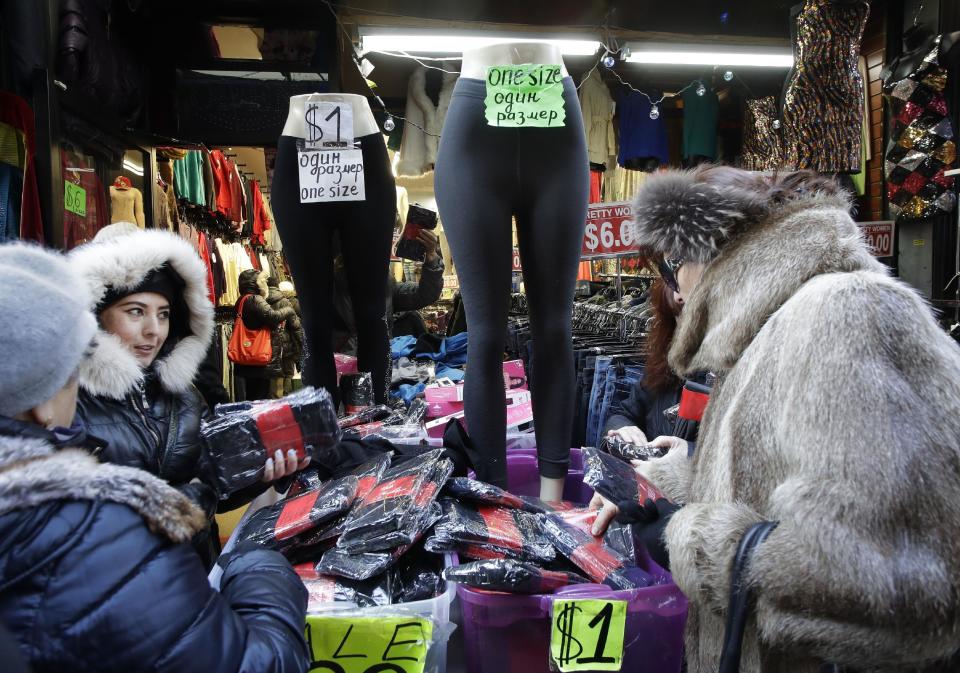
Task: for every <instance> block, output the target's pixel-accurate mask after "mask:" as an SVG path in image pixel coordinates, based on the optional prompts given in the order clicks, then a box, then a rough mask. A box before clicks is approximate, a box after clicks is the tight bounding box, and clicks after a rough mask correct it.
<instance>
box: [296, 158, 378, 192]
mask: <svg viewBox="0 0 960 673" xmlns="http://www.w3.org/2000/svg"><path fill="white" fill-rule="evenodd" d="M297 162H298V167H299V170H300V203H329V202H333V201H364V200H366V198H367V195H366V184H365V182H364V176H363V151H362V150H334V151H330V152H322V151H303V152H298V153H297Z"/></svg>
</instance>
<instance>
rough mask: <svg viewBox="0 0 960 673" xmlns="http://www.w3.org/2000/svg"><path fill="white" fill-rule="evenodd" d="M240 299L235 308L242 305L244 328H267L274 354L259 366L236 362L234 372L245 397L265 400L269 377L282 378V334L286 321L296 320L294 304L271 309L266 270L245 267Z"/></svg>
mask: <svg viewBox="0 0 960 673" xmlns="http://www.w3.org/2000/svg"><path fill="white" fill-rule="evenodd" d="M239 287H240V300H239V301H238V302H237V312H238V313H239V311H240V307H241V306H242V307H243V316H242V317H243V324H244V325H245V326H246V327H247V329H252V330H260V329H269V330H270V345H271V346H272V348H273V357H272V359H271V360H270V364H268V365H264V366H262V367H256V366H252V365H235V366H234V373H235V374H236V376H238V377H242V378H243V381H244V384H245V386H244V387H245V388H246V395H245V399H248V400H264V399H268V398H269V397H270V381H271V379H282V378H283V360H284V343H285V342H286V341H287V339H286V338H285V336H284V333H285V329H286V324H285V323H286V321H288V320H293V321H297V320H298V318H297V313H296V311H294V310H293V307H292V306H290V305H286V306H284V307H283V308H280V309H276V310H275V309H274V308H273V307H271V306H270V303H269V302H268V301H267V296H268V295H269V288H268V286H267V274H265V273H261V272H260V271H257V270H256V269H248V270H246V271H244V272H242V273H241V274H240V278H239Z"/></svg>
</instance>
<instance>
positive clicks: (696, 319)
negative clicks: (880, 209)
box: [634, 171, 888, 375]
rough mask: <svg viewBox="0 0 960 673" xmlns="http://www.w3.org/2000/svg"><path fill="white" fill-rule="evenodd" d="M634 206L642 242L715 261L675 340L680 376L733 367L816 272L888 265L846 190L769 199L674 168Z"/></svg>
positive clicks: (673, 359)
mask: <svg viewBox="0 0 960 673" xmlns="http://www.w3.org/2000/svg"><path fill="white" fill-rule="evenodd" d="M634 212H635V216H634V221H635V223H636V225H635V226H636V229H635V241H636V243H637V245H638V246H640V247H641V248H645V249H647V250H650V251H653V252H654V253H659V254H664V255H666V256H668V257H678V258H681V259H684V260H687V261H696V262H701V263H704V264H706V265H707V266H706V269H705V270H704V273H703V276H702V277H701V279H700V282H699V284H698V285H697V287H696V288H695V290H694V291H693V292H692V293H691V296H690V297H688V298H687V302H686V305H685V307H684V310H683V313H682V314H681V317H680V320H679V322H678V324H677V332H676V334H675V336H674V340H673V344H672V346H671V349H670V365H671V367H673V369H674V370H675V371H676V372H678V373H679V374H681V375H687V374H690V373H692V372H696V371H714V372H718V373H720V372H724V371H727V370H729V369H730V368H731V367H732V366H733V365H734V364H736V362H737V360H738V359H739V358H740V356H741V355H742V353H743V351H744V349H746V347H747V346H749V344H750V342H751V341H752V340H753V338H754V337H755V336H756V335H757V333H758V332H759V331H760V328H761V327H763V325H764V323H765V322H766V321H767V319H768V318H770V316H772V315H773V314H774V313H775V312H776V311H777V309H779V308H780V307H781V306H782V305H783V304H784V303H785V302H786V301H787V300H788V299H790V297H792V296H793V295H794V294H795V293H796V292H797V291H798V290H799V289H800V288H801V287H802V286H803V285H804V284H805V283H807V281H809V280H811V279H812V278H814V277H816V276H819V275H822V274H827V273H833V272H842V271H860V270H869V271H875V272H877V273H881V274H887V273H888V272H887V270H886V267H884V266H883V265H882V264H880V263H879V262H878V261H877V260H876V259H874V257H873V256H872V255H871V254H870V252H869V250H868V248H867V246H866V244H865V243H864V241H863V236H862V234H861V232H860V229H859V228H858V227H857V225H856V223H855V222H854V221H853V220H852V219H851V218H850V215H849V202H848V200H847V199H846V197H845V196H842V195H827V194H821V193H816V192H813V193H810V194H807V195H803V196H799V197H797V198H795V199H792V200H789V201H787V202H785V203H768V202H766V201H765V200H763V199H762V198H761V197H760V196H758V194H757V193H756V192H754V191H752V190H749V189H744V188H740V187H716V186H713V185H709V184H705V183H703V182H700V181H698V180H697V178H696V172H695V171H669V172H665V173H662V174H658V175H655V176H651V178H650V179H648V180H647V182H646V183H645V184H644V186H643V187H641V188H640V190H639V191H638V193H637V197H636V199H635V203H634Z"/></svg>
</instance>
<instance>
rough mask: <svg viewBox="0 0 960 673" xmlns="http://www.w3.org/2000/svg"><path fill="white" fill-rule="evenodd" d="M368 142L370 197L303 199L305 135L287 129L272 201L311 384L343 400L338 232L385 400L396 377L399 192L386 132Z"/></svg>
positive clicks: (362, 345)
mask: <svg viewBox="0 0 960 673" xmlns="http://www.w3.org/2000/svg"><path fill="white" fill-rule="evenodd" d="M359 140H360V146H361V148H362V149H363V167H364V168H363V173H364V183H365V188H366V200H365V201H350V202H341V203H300V178H299V168H298V165H297V139H296V138H292V137H289V136H281V137H280V140H279V142H278V143H277V164H276V168H275V170H274V175H273V185H272V188H271V203H272V205H273V213H274V215H275V216H276V219H277V228H278V230H279V232H280V237H281V239H282V240H283V254H284V256H285V257H286V259H287V262H288V263H289V264H290V270H291V271H292V272H293V280H294V283H295V284H296V286H297V294H298V295H299V297H300V306H301V308H302V310H303V329H304V333H305V335H306V341H307V343H306V350H307V361H306V365H305V367H304V371H303V379H304V382H305V383H306V384H308V385H312V386H317V387H322V388H326V389H327V390H328V391H330V394H331V395H333V397H334V399H335V400H337V401H338V402H339V400H340V392H339V389H338V388H337V370H336V365H335V363H334V360H333V345H332V339H333V335H332V325H333V317H332V316H333V315H334V310H335V309H334V304H333V291H334V290H333V288H334V283H333V260H334V241H333V234H334V232H335V231H336V232H338V233H339V238H340V252H341V253H342V254H343V262H344V266H345V268H346V272H347V282H348V284H349V286H350V299H351V301H352V302H353V310H354V316H355V318H356V326H357V359H358V362H357V365H358V367H359V369H360V371H364V372H370V373H371V374H373V384H374V394H375V396H376V399H377V402H386V399H387V381H388V378H389V376H390V344H389V342H388V337H387V321H386V317H385V313H386V306H387V282H386V278H387V274H388V273H389V269H390V245H391V243H392V241H393V225H394V221H395V219H396V210H397V192H396V187H395V185H394V179H393V172H392V171H391V169H390V161H389V159H388V157H387V148H386V146H385V145H384V144H383V136H381V135H380V134H375V135H369V136H364V137H362V138H360V139H359Z"/></svg>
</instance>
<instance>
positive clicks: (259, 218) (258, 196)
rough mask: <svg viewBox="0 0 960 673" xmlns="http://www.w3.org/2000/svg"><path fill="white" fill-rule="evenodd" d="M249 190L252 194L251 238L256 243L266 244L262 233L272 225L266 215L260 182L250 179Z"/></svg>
mask: <svg viewBox="0 0 960 673" xmlns="http://www.w3.org/2000/svg"><path fill="white" fill-rule="evenodd" d="M250 191H251V193H252V194H253V237H252V238H251V240H252V241H253V242H254V243H256V244H258V245H266V244H267V240H266V238H265V237H264V234H265V233H266V232H267V231H268V230H269V229H270V227H272V226H273V223H272V222H271V221H270V216H269V215H267V207H266V204H265V203H264V201H263V193H262V192H261V191H260V183H258V182H257V181H256V180H251V181H250Z"/></svg>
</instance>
